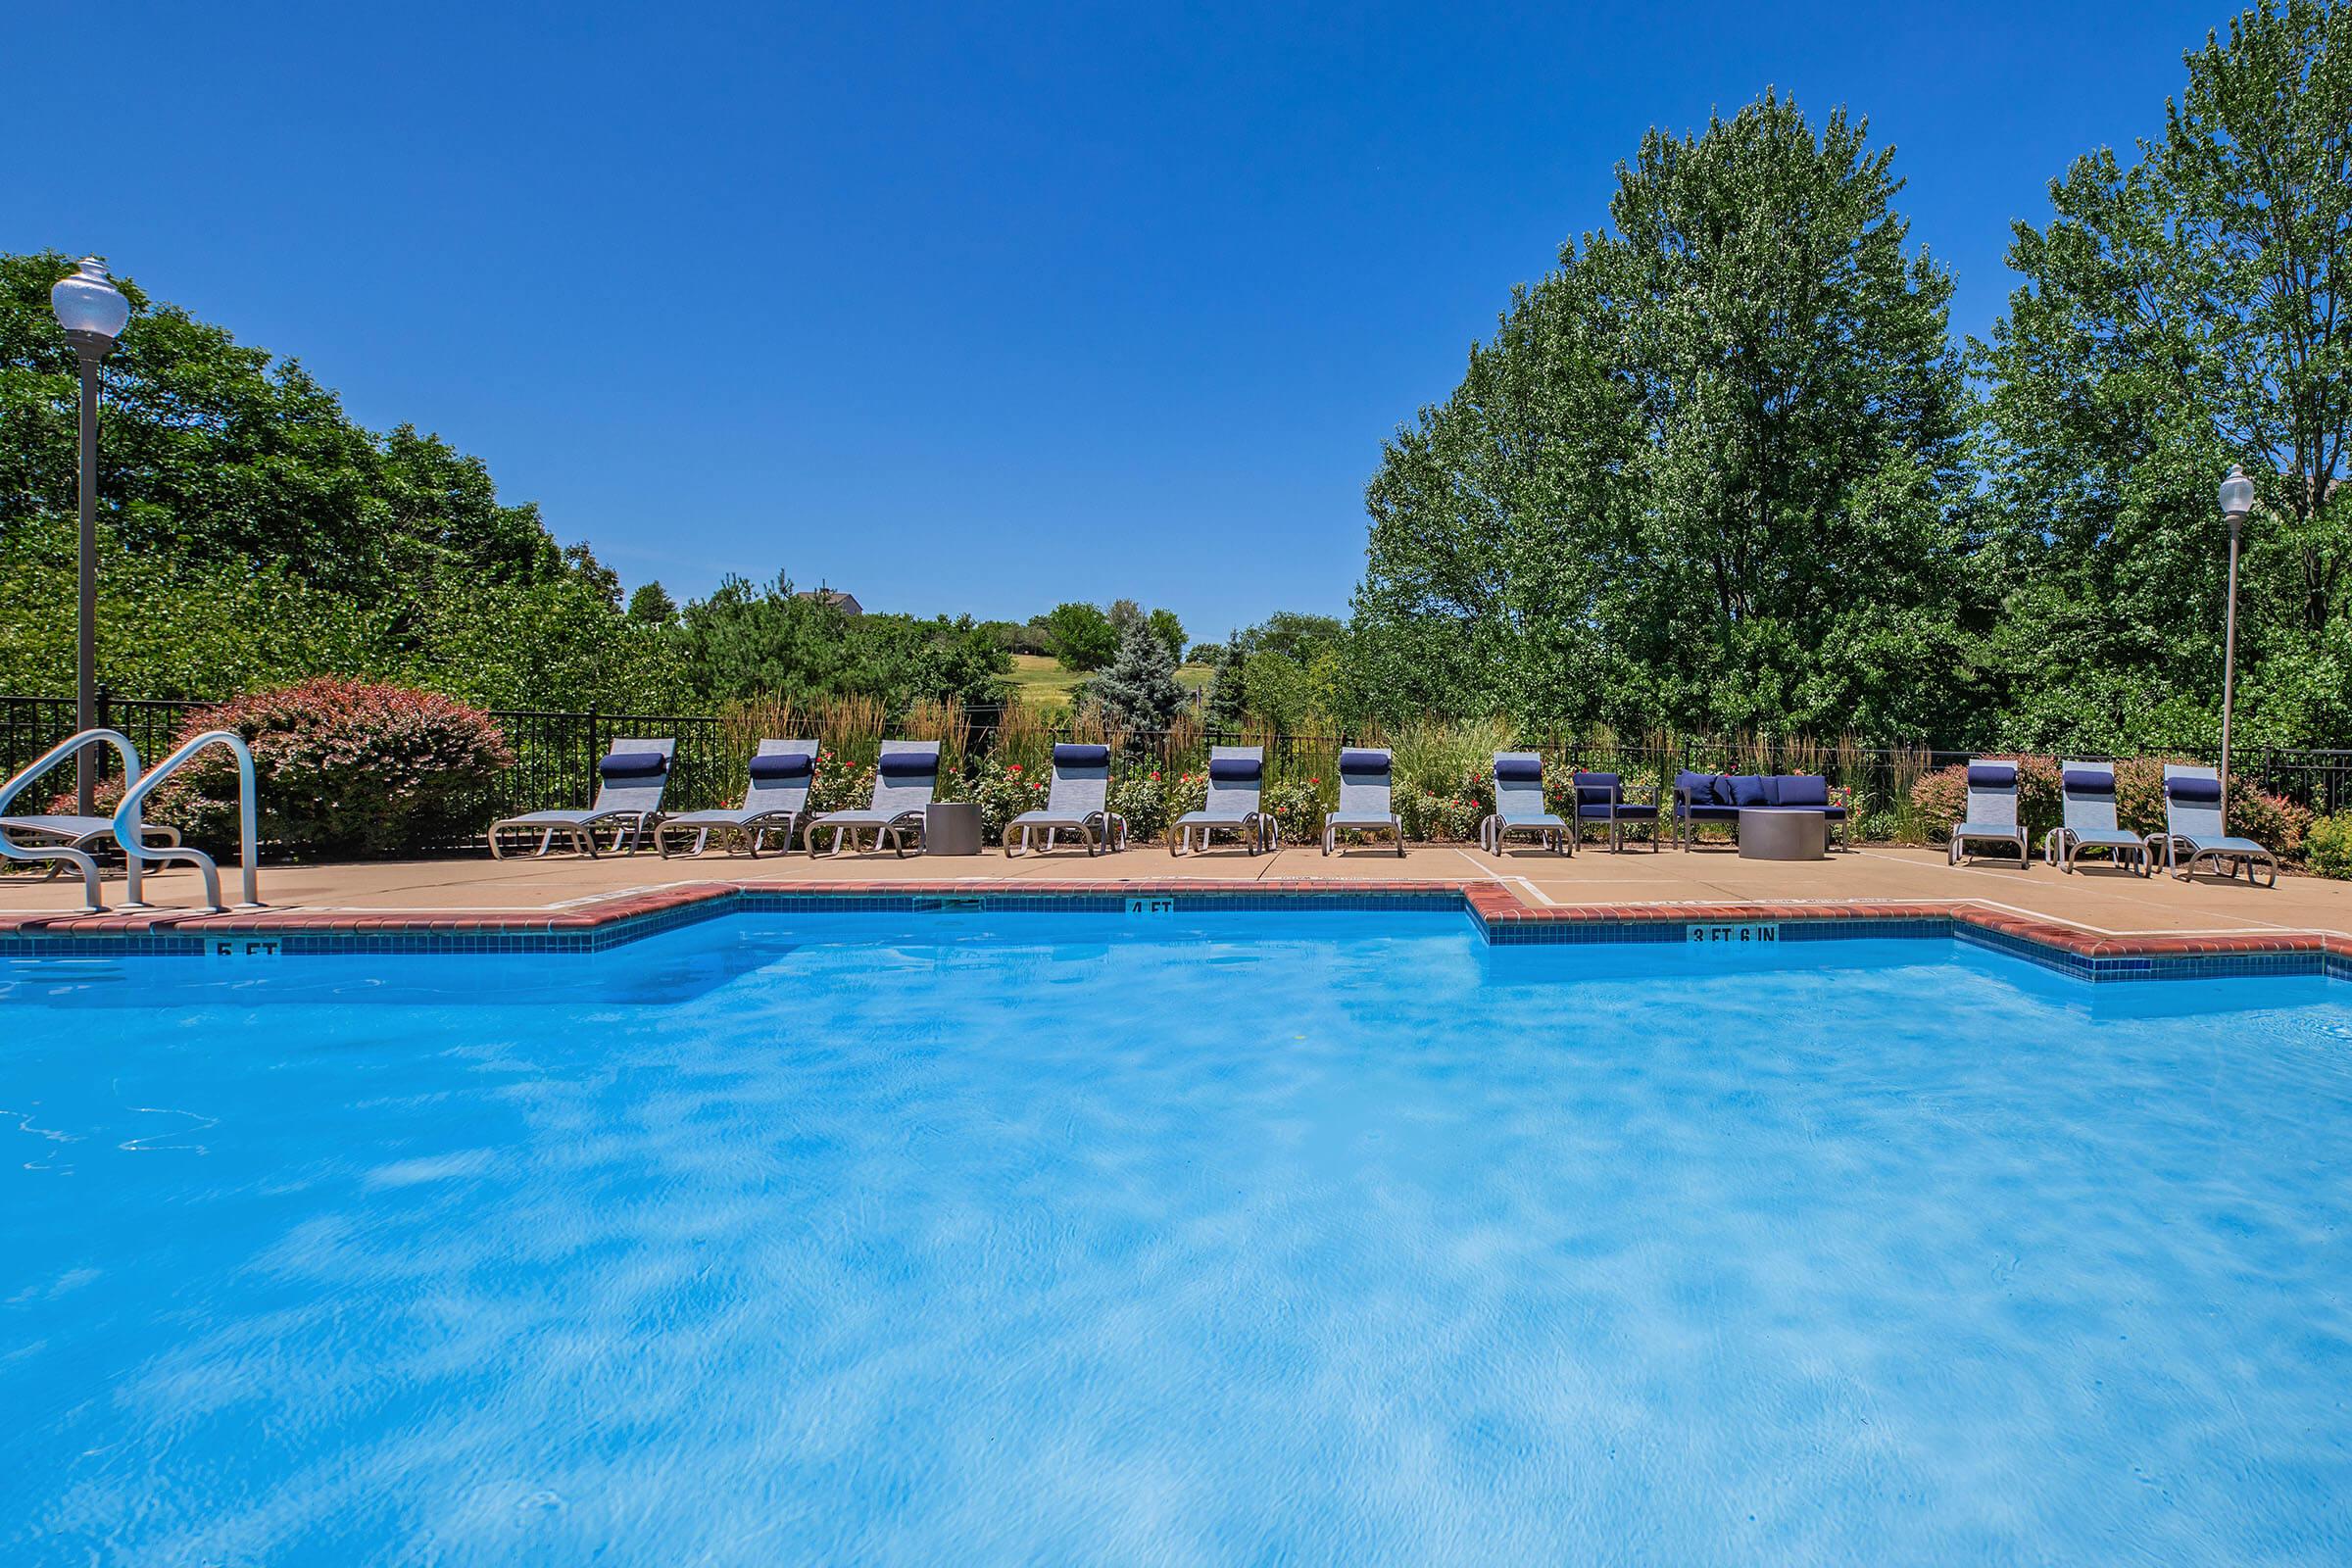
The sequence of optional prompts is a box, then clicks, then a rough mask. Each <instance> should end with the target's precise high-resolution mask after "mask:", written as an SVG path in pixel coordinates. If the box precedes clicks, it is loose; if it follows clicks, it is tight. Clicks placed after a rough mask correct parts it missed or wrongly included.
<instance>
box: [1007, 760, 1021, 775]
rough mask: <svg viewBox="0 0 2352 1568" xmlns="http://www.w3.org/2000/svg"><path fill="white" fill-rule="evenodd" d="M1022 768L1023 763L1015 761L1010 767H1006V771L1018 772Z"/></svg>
mask: <svg viewBox="0 0 2352 1568" xmlns="http://www.w3.org/2000/svg"><path fill="white" fill-rule="evenodd" d="M1020 770H1021V764H1020V763H1018V762H1015V763H1013V764H1012V765H1011V766H1010V767H1007V768H1006V769H1005V772H1007V773H1018V772H1019V771H1020Z"/></svg>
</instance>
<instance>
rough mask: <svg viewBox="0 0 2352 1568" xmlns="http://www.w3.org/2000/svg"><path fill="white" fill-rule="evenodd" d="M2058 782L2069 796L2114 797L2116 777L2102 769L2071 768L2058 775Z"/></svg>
mask: <svg viewBox="0 0 2352 1568" xmlns="http://www.w3.org/2000/svg"><path fill="white" fill-rule="evenodd" d="M2058 782H2059V784H2060V786H2061V787H2063V788H2064V789H2065V791H2066V793H2067V794H2069V795H2113V794H2114V793H2115V775H2114V774H2113V773H2109V772H2105V771H2103V770H2100V769H2094V768H2088V767H2070V768H2068V769H2067V770H2066V771H2065V772H2063V773H2061V774H2059V775H2058Z"/></svg>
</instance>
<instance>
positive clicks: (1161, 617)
mask: <svg viewBox="0 0 2352 1568" xmlns="http://www.w3.org/2000/svg"><path fill="white" fill-rule="evenodd" d="M1147 624H1149V625H1150V626H1151V628H1152V636H1154V637H1156V638H1158V639H1159V640H1160V641H1161V642H1163V643H1166V644H1167V645H1168V655H1169V657H1170V658H1172V659H1174V660H1176V661H1177V662H1179V663H1182V662H1183V661H1184V622H1183V621H1181V620H1178V619H1177V618H1176V612H1174V611H1173V610H1154V611H1153V612H1152V613H1151V615H1150V616H1149V617H1148V620H1147Z"/></svg>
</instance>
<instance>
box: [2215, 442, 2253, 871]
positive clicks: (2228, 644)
mask: <svg viewBox="0 0 2352 1568" xmlns="http://www.w3.org/2000/svg"><path fill="white" fill-rule="evenodd" d="M2253 510H2254V481H2253V480H2251V479H2249V478H2247V477H2246V470H2245V469H2244V468H2243V467H2241V466H2238V465H2236V464H2234V463H2233V464H2231V465H2230V466H2229V478H2227V479H2224V480H2223V481H2222V516H2223V518H2224V519H2225V520H2227V521H2228V522H2229V610H2228V611H2227V613H2226V616H2227V618H2226V619H2225V620H2224V621H2223V631H2222V828H2223V830H2224V831H2225V832H2227V831H2228V830H2229V703H2230V698H2231V697H2232V696H2234V695H2235V688H2236V684H2237V539H2238V534H2239V532H2240V531H2241V530H2243V529H2244V527H2245V524H2246V515H2247V514H2248V513H2250V512H2252V511H2253Z"/></svg>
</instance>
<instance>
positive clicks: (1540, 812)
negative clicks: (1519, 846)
mask: <svg viewBox="0 0 2352 1568" xmlns="http://www.w3.org/2000/svg"><path fill="white" fill-rule="evenodd" d="M1512 833H1533V834H1535V835H1536V842H1537V843H1539V844H1541V845H1542V846H1543V847H1544V848H1545V849H1547V850H1549V851H1551V852H1552V854H1554V855H1560V854H1568V855H1574V854H1575V853H1576V835H1575V834H1574V833H1572V832H1571V831H1569V827H1568V824H1567V823H1566V822H1563V821H1561V820H1560V818H1559V817H1558V816H1557V815H1555V814H1554V813H1552V812H1550V811H1546V810H1545V809H1544V757H1543V754H1542V753H1540V752H1496V753H1495V814H1494V815H1492V816H1490V817H1488V818H1487V819H1486V821H1484V822H1482V823H1481V824H1479V835H1478V836H1479V842H1480V843H1481V844H1482V845H1484V846H1485V847H1486V849H1487V850H1488V852H1489V853H1491V854H1497V855H1498V854H1500V853H1501V852H1502V841H1503V839H1504V837H1505V836H1506V835H1508V834H1512Z"/></svg>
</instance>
